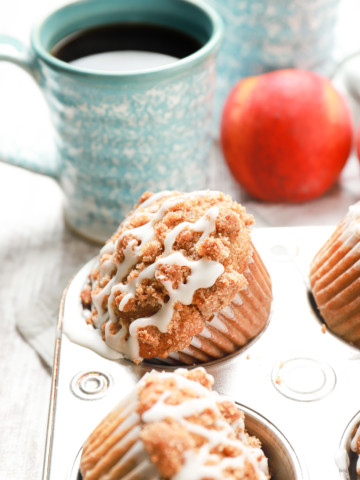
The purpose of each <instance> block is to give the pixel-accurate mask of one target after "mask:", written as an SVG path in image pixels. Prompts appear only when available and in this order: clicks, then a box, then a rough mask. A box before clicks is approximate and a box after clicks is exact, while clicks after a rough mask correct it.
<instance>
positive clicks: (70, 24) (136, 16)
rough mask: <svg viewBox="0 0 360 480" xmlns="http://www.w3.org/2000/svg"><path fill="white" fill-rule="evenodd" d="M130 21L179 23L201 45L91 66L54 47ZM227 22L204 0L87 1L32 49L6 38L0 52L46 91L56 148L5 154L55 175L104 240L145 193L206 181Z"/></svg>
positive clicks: (53, 19) (87, 227) (84, 222)
mask: <svg viewBox="0 0 360 480" xmlns="http://www.w3.org/2000/svg"><path fill="white" fill-rule="evenodd" d="M131 21H137V22H145V23H153V24H156V25H160V26H165V27H170V28H171V27H173V28H177V29H179V30H181V31H183V32H185V33H188V34H191V35H192V36H193V37H195V38H196V39H197V40H198V41H199V42H200V45H201V47H200V48H199V49H198V50H197V51H196V52H195V53H192V54H190V55H188V56H186V57H185V58H182V59H179V60H177V61H176V62H174V63H171V64H167V65H164V66H161V67H155V68H151V69H148V70H143V71H129V72H125V73H114V72H102V71H93V70H85V69H82V68H79V67H75V66H74V65H72V64H70V63H66V62H64V61H61V60H59V59H58V58H55V57H54V56H53V55H51V54H50V51H51V50H52V48H53V46H54V45H55V44H57V43H58V42H59V41H60V40H61V39H62V38H64V37H66V36H67V35H69V34H71V33H73V32H77V31H79V30H82V29H85V28H92V27H97V26H100V25H106V24H114V23H117V22H121V23H124V22H131ZM222 30H223V26H222V21H221V19H220V17H219V16H218V14H217V13H216V11H215V10H214V9H213V8H212V7H211V6H209V5H207V4H206V3H203V2H202V1H201V0H151V1H149V0H131V1H129V0H102V1H99V0H82V1H80V2H76V3H72V4H69V5H66V6H64V7H62V8H60V9H58V10H57V11H55V12H54V13H52V14H50V15H49V16H47V18H46V19H45V20H43V21H42V22H41V23H40V24H39V25H37V26H36V27H35V28H34V30H33V33H32V39H31V49H30V51H29V50H28V49H27V48H26V47H25V46H24V45H22V44H21V43H20V42H19V41H17V40H15V39H11V38H8V37H4V36H2V37H0V60H7V61H11V62H13V63H16V64H17V65H19V66H21V67H23V68H25V69H26V70H27V71H28V72H30V73H31V74H32V76H33V77H34V78H35V80H36V81H37V82H38V84H39V85H40V87H41V89H42V91H43V92H44V95H45V98H46V100H47V103H48V105H49V107H50V112H51V116H52V120H53V124H54V126H55V131H56V152H57V153H56V158H50V159H49V161H48V162H44V161H43V159H42V161H39V162H36V163H34V162H32V163H31V162H29V161H26V159H20V158H16V157H14V158H7V159H5V161H8V162H10V163H13V164H16V165H18V166H21V167H24V168H27V169H30V170H32V171H35V172H39V173H43V174H46V175H50V176H52V177H54V178H56V179H57V180H58V182H59V184H60V186H61V188H62V191H63V193H64V212H65V219H66V221H67V223H68V225H69V226H70V227H71V228H72V229H73V230H75V231H76V232H78V233H79V234H81V235H83V236H85V237H87V238H90V239H92V240H95V241H97V242H103V241H104V240H105V239H107V238H108V237H109V236H110V235H111V234H112V233H113V232H114V231H115V229H116V228H117V226H118V224H119V223H120V221H121V220H122V218H123V217H124V216H125V215H126V213H127V212H128V211H129V209H130V207H131V206H132V205H133V204H134V202H135V201H136V200H137V198H138V197H139V196H140V195H141V194H142V192H143V191H145V190H151V191H159V190H166V189H178V190H182V191H189V190H194V189H199V188H203V187H204V185H205V182H206V163H207V154H208V151H209V147H210V140H211V125H212V103H213V90H214V83H215V58H216V54H217V51H218V48H219V45H220V42H221V39H222V34H223V32H222Z"/></svg>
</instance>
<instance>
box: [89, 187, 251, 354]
mask: <svg viewBox="0 0 360 480" xmlns="http://www.w3.org/2000/svg"><path fill="white" fill-rule="evenodd" d="M253 223H254V220H253V217H252V216H251V215H248V214H246V213H245V209H244V208H243V207H242V206H240V205H239V204H237V203H236V202H233V201H232V200H231V198H230V197H229V196H226V195H224V194H223V193H221V192H211V191H202V192H192V193H188V194H183V193H180V192H160V193H157V194H151V193H149V192H147V193H145V194H144V195H143V196H142V197H141V198H140V200H139V204H138V205H137V206H136V208H135V209H134V210H133V211H132V212H131V213H130V214H129V215H128V217H127V218H126V219H125V220H124V222H123V223H122V224H121V225H120V227H119V229H118V231H117V232H116V233H115V234H114V235H113V236H112V238H111V239H110V240H109V241H108V242H107V243H106V244H105V246H104V247H103V249H102V250H101V252H100V258H99V262H98V265H97V266H96V268H94V270H93V271H92V272H91V274H90V277H89V280H90V284H89V285H90V286H87V287H85V288H84V290H83V292H82V296H81V299H82V302H83V304H84V305H87V306H89V307H90V308H91V315H90V316H89V317H88V320H87V321H88V322H89V323H91V324H92V325H93V326H94V327H95V328H101V329H102V334H103V340H104V341H105V342H106V343H107V344H108V345H109V346H110V347H111V348H113V349H114V350H117V351H119V352H121V353H123V354H125V355H126V356H127V357H128V358H131V359H133V360H134V361H135V362H139V361H141V359H143V358H152V357H155V356H160V357H166V356H168V355H169V353H170V352H173V351H179V350H182V349H183V348H185V347H187V346H188V345H189V344H190V342H191V339H192V337H193V336H194V335H197V334H198V333H200V332H201V331H202V329H203V328H204V324H205V322H206V321H207V320H210V319H211V318H212V315H213V314H214V313H216V312H218V311H220V310H221V309H222V308H223V307H225V306H227V305H228V304H229V303H230V302H231V301H232V299H233V297H234V296H235V295H236V293H238V292H239V291H240V290H242V289H244V288H245V287H246V284H247V282H246V279H245V277H244V275H243V273H244V272H245V270H246V268H247V266H248V263H249V261H250V259H251V247H250V228H249V227H250V226H251V225H252V224H253Z"/></svg>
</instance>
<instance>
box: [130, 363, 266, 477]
mask: <svg viewBox="0 0 360 480" xmlns="http://www.w3.org/2000/svg"><path fill="white" fill-rule="evenodd" d="M178 371H181V369H179V370H178ZM147 375H154V372H151V373H150V374H147ZM147 375H145V376H144V377H143V379H142V380H141V381H140V383H139V386H140V387H141V386H142V385H143V384H144V382H145V379H146V377H147ZM157 375H160V376H161V377H162V378H166V377H171V378H172V379H174V380H175V382H176V387H177V388H178V389H180V390H192V391H194V392H195V393H196V395H197V398H189V399H187V400H184V401H183V402H182V403H180V404H177V405H168V404H166V403H165V402H166V399H167V398H168V396H169V392H166V391H165V392H164V393H163V394H162V395H160V397H159V398H158V400H157V401H156V402H155V404H154V405H153V406H152V407H151V408H150V409H148V410H147V411H146V412H144V413H143V415H142V421H143V422H144V423H145V424H146V423H153V422H160V421H162V420H164V419H166V418H172V419H174V420H176V421H177V422H178V423H179V424H180V425H182V426H184V427H185V428H186V429H187V431H189V432H190V433H193V434H197V435H200V436H201V437H203V438H205V439H206V440H207V442H205V443H204V445H202V446H201V447H200V448H199V449H198V450H197V451H193V450H188V451H186V452H185V453H184V463H183V465H182V467H181V469H180V470H179V471H178V472H177V473H176V474H175V475H174V476H173V477H172V480H201V479H203V478H212V479H214V480H215V479H216V480H221V479H223V478H224V473H223V472H224V470H225V469H226V468H228V467H232V468H239V469H242V468H244V466H245V461H247V462H249V463H250V464H252V465H253V466H254V469H255V472H257V478H258V479H259V480H266V479H267V478H268V465H267V459H266V457H265V455H264V453H263V451H262V450H261V449H260V448H254V447H251V446H249V445H248V443H247V439H246V436H245V425H244V421H243V420H242V418H239V419H237V420H236V421H235V422H233V424H232V425H230V424H229V423H228V422H227V421H226V420H225V419H224V418H223V417H222V416H221V414H220V413H219V407H218V405H217V404H218V403H219V402H220V401H221V400H222V397H221V396H220V395H219V394H218V393H217V392H214V391H209V390H208V389H207V388H205V387H204V386H203V385H201V384H200V383H198V382H195V381H193V380H190V379H188V378H186V377H184V376H182V375H179V374H176V373H175V374H174V373H168V372H161V373H157ZM207 377H208V378H210V379H212V377H211V376H208V375H207ZM205 410H211V411H213V412H215V413H216V414H217V416H218V417H219V418H218V419H217V421H216V430H211V429H209V428H206V427H204V426H202V425H199V424H195V423H193V422H191V421H189V420H187V419H188V418H189V417H191V416H193V415H199V414H201V413H202V412H204V411H205ZM234 433H236V434H237V435H238V438H235V435H234ZM239 438H240V440H239ZM225 445H229V446H233V447H234V448H236V449H237V450H239V451H240V452H241V453H240V455H237V456H236V457H220V456H218V455H217V454H214V453H211V451H213V450H214V449H215V448H216V447H217V446H225ZM209 462H210V463H212V464H210V465H209Z"/></svg>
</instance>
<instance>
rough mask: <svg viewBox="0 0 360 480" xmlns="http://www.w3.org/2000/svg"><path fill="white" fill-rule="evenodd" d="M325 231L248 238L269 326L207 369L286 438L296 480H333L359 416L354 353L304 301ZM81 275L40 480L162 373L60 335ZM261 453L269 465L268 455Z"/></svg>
mask: <svg viewBox="0 0 360 480" xmlns="http://www.w3.org/2000/svg"><path fill="white" fill-rule="evenodd" d="M332 231H333V227H296V228H294V227H292V228H271V229H255V230H254V231H253V242H254V245H255V246H256V249H257V250H258V252H259V254H260V256H261V258H262V260H263V262H264V264H265V265H266V268H267V269H268V271H269V273H270V276H271V279H272V287H273V303H272V312H271V321H270V322H269V323H268V325H267V327H266V329H265V331H263V333H262V334H261V335H259V336H258V337H257V339H256V341H253V342H252V343H251V345H249V346H248V347H247V348H246V349H245V350H244V351H241V352H240V353H238V354H233V355H231V356H230V357H228V358H225V359H222V360H219V361H216V362H212V363H210V364H208V365H206V370H207V372H208V373H210V374H212V375H213V376H214V379H215V385H214V389H215V390H217V391H218V392H220V393H222V394H225V395H229V396H230V397H231V398H233V399H234V400H236V401H238V402H239V403H241V404H242V405H246V406H249V407H251V409H253V411H255V412H259V413H260V414H261V415H263V416H264V417H265V418H267V419H269V421H270V422H271V424H273V425H275V426H276V429H277V430H279V431H281V432H282V435H283V436H284V437H286V439H287V440H288V442H289V443H290V444H291V445H292V448H293V451H294V452H295V455H296V456H297V457H298V458H300V459H301V460H302V461H301V469H300V470H299V472H298V473H297V477H295V478H296V479H297V480H300V479H301V480H303V479H305V478H307V477H306V474H305V473H304V472H305V471H308V475H309V476H308V478H309V480H318V479H319V478H326V479H327V480H338V479H339V478H341V477H340V473H339V469H338V467H337V464H336V461H335V453H336V452H337V451H338V446H339V442H340V439H341V438H342V435H343V432H344V428H345V426H346V425H347V424H348V421H349V417H351V415H352V413H353V412H356V411H358V410H359V403H358V402H359V398H360V395H359V386H358V382H357V379H358V376H359V369H360V351H359V350H358V349H356V348H354V347H352V346H350V345H348V344H346V343H345V342H343V341H339V339H338V338H336V337H335V336H334V335H332V334H330V333H329V332H328V331H326V330H324V329H323V328H322V325H321V324H320V323H319V322H318V320H317V319H316V317H315V314H314V312H313V310H312V308H311V306H310V304H309V301H308V290H309V289H308V282H307V275H308V269H309V264H310V262H311V260H312V258H313V256H314V254H315V253H316V251H317V250H318V249H319V248H320V246H321V245H322V244H323V243H324V242H325V240H326V238H327V237H328V236H329V235H330V234H331V232H332ZM89 268H90V266H89V265H86V266H85V267H84V268H83V269H82V270H81V271H80V272H79V273H78V274H77V275H76V276H75V277H74V279H73V280H72V281H71V283H70V284H69V286H68V288H67V291H66V292H65V294H64V297H63V301H62V305H61V309H60V315H59V324H58V338H57V344H56V354H55V362H54V373H53V388H52V394H51V405H50V415H49V426H48V441H47V447H46V455H45V464H44V476H43V478H44V479H48V480H58V479H59V478H68V476H69V475H70V472H71V471H72V468H73V464H74V459H75V458H76V455H77V453H78V452H79V448H80V447H81V445H82V444H83V442H84V441H85V439H86V438H87V436H88V435H89V434H90V432H91V431H92V430H93V429H94V428H95V426H96V425H97V424H98V423H99V422H100V420H101V419H102V418H103V417H104V415H105V414H106V413H107V412H108V411H110V410H111V409H112V408H113V406H115V405H116V404H117V403H118V401H119V400H120V399H121V398H122V397H124V396H125V395H126V393H127V392H128V391H130V390H131V389H132V388H133V386H134V385H135V384H136V382H137V381H138V380H139V379H140V378H141V377H142V376H143V374H144V373H145V372H147V371H149V370H151V369H153V368H159V369H164V367H163V366H155V365H147V364H146V363H143V364H140V365H134V364H133V363H131V362H130V361H128V360H122V359H116V355H114V357H113V359H109V358H106V355H107V356H109V355H110V353H109V352H108V351H106V349H105V350H103V351H100V352H96V351H93V350H91V349H89V348H87V347H84V346H80V345H79V344H77V343H76V342H74V341H73V340H74V337H72V338H73V340H71V339H70V337H69V335H68V334H67V333H64V332H67V331H68V328H67V327H68V326H69V325H83V322H84V319H83V318H82V316H81V315H82V314H81V306H80V301H79V294H80V291H81V288H82V286H83V284H84V282H85V280H86V276H87V274H88V271H89ZM70 330H71V329H70ZM75 330H76V328H75ZM75 337H76V335H75ZM82 341H83V342H84V343H88V344H89V345H90V344H91V341H90V339H86V338H83V339H82ZM103 347H104V345H103ZM99 353H101V355H99ZM79 390H80V391H81V394H80V395H79ZM100 390H101V392H100ZM259 436H260V438H261V435H259ZM272 441H273V440H270V444H271V443H272ZM263 442H264V444H266V443H267V440H266V439H263ZM275 446H276V442H275ZM267 453H268V455H269V457H270V459H269V460H270V463H271V461H272V460H271V457H272V456H273V453H272V450H269V451H268V452H267ZM274 478H275V479H276V480H281V477H279V479H278V478H277V477H274ZM351 480H355V479H351Z"/></svg>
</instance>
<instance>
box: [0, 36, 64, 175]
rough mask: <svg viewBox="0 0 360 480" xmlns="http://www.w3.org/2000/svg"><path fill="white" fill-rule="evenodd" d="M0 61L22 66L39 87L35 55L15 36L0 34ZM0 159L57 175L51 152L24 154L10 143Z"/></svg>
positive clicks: (35, 170) (34, 170)
mask: <svg viewBox="0 0 360 480" xmlns="http://www.w3.org/2000/svg"><path fill="white" fill-rule="evenodd" d="M0 61H6V62H11V63H14V64H15V65H18V66H19V67H21V68H23V69H24V70H25V71H26V72H28V73H29V74H30V75H31V76H32V78H33V79H34V80H35V81H36V83H37V84H38V85H39V86H40V87H41V74H40V70H39V68H38V66H37V62H36V59H35V55H34V54H33V52H32V51H31V50H30V49H29V48H28V47H27V46H26V45H24V44H23V43H22V42H21V41H20V40H18V39H17V38H14V37H10V36H7V35H0ZM7 150H9V151H7ZM12 150H14V151H12ZM16 150H18V151H16ZM0 161H2V162H6V163H10V164H11V165H15V166H17V167H22V168H25V169H26V170H30V171H32V172H36V173H40V174H42V175H47V176H50V177H53V178H57V176H58V165H56V161H55V157H54V154H53V153H51V154H50V153H49V154H44V153H43V152H33V153H30V152H27V153H26V155H24V153H22V152H21V150H19V148H18V146H17V147H15V146H14V148H12V145H11V146H10V148H9V149H7V148H6V151H5V152H4V151H1V150H0Z"/></svg>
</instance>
